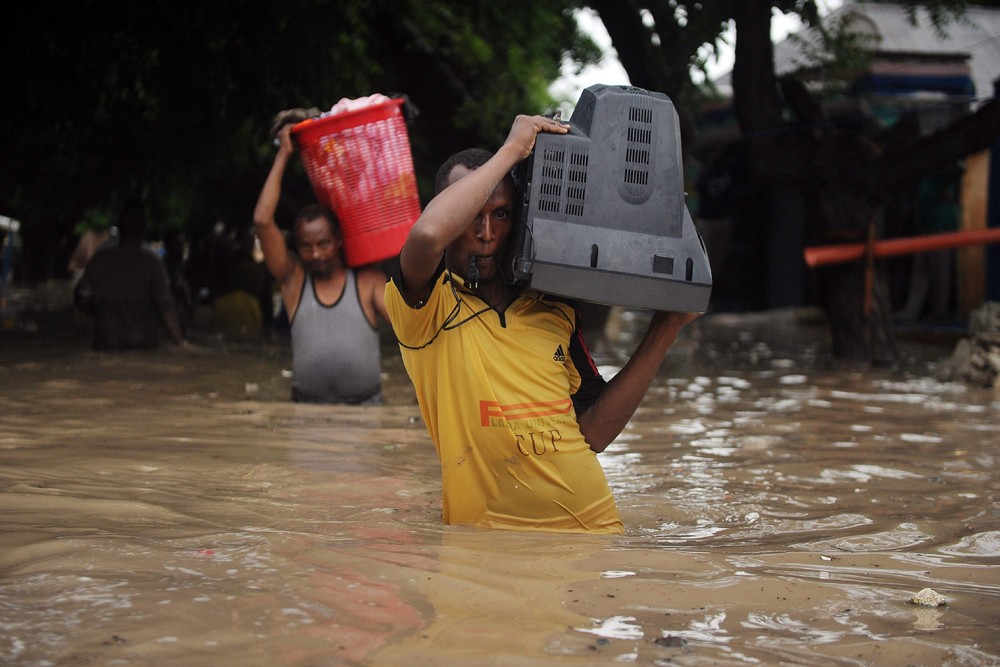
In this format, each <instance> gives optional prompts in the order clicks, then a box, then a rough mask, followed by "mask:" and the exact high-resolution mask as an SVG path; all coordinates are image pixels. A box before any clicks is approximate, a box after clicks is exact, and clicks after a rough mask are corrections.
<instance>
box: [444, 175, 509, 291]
mask: <svg viewBox="0 0 1000 667" xmlns="http://www.w3.org/2000/svg"><path fill="white" fill-rule="evenodd" d="M469 171H470V170H469V169H468V168H467V167H463V166H457V167H455V168H454V169H453V170H452V172H451V178H450V179H449V184H451V183H454V182H455V181H457V180H458V179H460V178H462V177H463V176H466V175H467V174H468V173H469ZM513 200H514V185H513V183H511V181H510V179H509V178H505V179H504V180H502V181H501V182H500V184H499V185H497V187H496V188H495V189H494V190H493V194H491V195H490V198H489V199H488V200H487V201H486V204H485V205H484V206H483V208H482V210H480V211H479V215H478V216H476V219H475V220H474V221H473V222H472V224H471V225H469V227H468V228H467V229H466V230H465V232H464V233H463V234H462V235H461V236H459V237H458V238H457V239H455V240H454V241H453V242H452V243H451V245H449V246H448V252H447V263H448V268H449V269H451V270H452V272H454V273H456V274H458V275H460V276H464V275H465V274H466V273H467V272H468V270H469V264H470V262H471V259H472V257H473V256H475V257H476V266H477V267H478V269H479V280H480V282H481V283H489V282H491V281H493V280H497V279H502V278H503V276H501V275H500V262H502V261H503V259H504V257H506V250H507V244H508V243H509V241H510V232H511V230H512V229H513V228H514V209H513V206H514V203H513Z"/></svg>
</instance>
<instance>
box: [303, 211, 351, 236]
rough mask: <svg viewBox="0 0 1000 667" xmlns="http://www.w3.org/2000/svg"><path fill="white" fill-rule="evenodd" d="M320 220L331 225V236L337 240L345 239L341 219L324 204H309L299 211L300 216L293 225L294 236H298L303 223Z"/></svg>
mask: <svg viewBox="0 0 1000 667" xmlns="http://www.w3.org/2000/svg"><path fill="white" fill-rule="evenodd" d="M319 218H323V219H324V220H326V222H327V224H328V225H330V233H331V234H333V235H334V236H336V237H337V238H342V237H343V235H342V234H341V231H340V218H338V217H337V214H336V213H334V212H333V209H331V208H330V207H329V206H323V205H322V204H307V205H306V206H303V207H302V208H301V209H300V210H299V213H298V215H296V216H295V222H294V223H293V224H292V235H293V236H294V235H296V234H298V231H299V226H300V225H302V223H304V222H312V221H313V220H317V219H319Z"/></svg>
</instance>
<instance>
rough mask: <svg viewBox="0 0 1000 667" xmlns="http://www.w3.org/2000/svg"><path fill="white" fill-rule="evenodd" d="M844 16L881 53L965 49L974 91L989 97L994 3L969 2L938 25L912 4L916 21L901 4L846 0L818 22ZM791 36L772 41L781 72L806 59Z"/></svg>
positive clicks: (999, 57) (994, 73)
mask: <svg viewBox="0 0 1000 667" xmlns="http://www.w3.org/2000/svg"><path fill="white" fill-rule="evenodd" d="M846 17H850V20H851V23H852V25H853V26H855V27H856V28H857V29H859V30H863V31H864V32H867V33H869V34H871V35H872V36H873V38H874V43H875V45H877V46H875V48H876V49H877V50H878V51H881V52H884V53H926V54H932V53H933V54H967V55H968V56H969V70H970V74H971V77H972V82H973V84H974V85H975V88H976V92H975V94H976V97H977V98H979V99H980V100H982V99H983V98H987V97H992V96H993V95H994V91H993V85H994V80H995V79H997V77H1000V8H995V7H982V6H978V5H969V6H968V7H967V8H966V10H965V13H964V14H963V15H962V16H961V17H960V18H958V19H955V20H953V21H950V22H949V23H948V24H947V25H945V26H943V27H941V28H940V29H939V28H938V27H936V26H934V24H933V23H931V20H930V15H929V14H928V13H927V12H926V11H924V10H918V11H917V13H916V15H915V20H916V23H915V24H914V23H911V22H910V17H909V14H907V11H906V9H905V8H904V7H903V6H902V5H894V4H869V3H853V2H847V3H845V4H843V5H841V6H840V7H838V8H837V9H836V10H834V11H833V12H831V13H830V14H829V15H827V16H826V17H825V18H824V23H830V22H833V21H840V20H843V19H844V18H846ZM815 35H816V31H815V30H811V29H807V30H805V31H804V32H802V33H799V37H800V38H802V39H805V40H808V41H811V42H813V43H816V36H815ZM806 64H807V63H806V62H805V57H804V54H803V52H802V49H801V47H800V46H799V44H798V42H797V40H795V39H785V40H784V41H782V42H780V43H779V44H776V45H775V47H774V68H775V72H776V73H777V74H785V73H787V72H790V71H792V70H795V69H797V68H799V67H802V66H804V65H806Z"/></svg>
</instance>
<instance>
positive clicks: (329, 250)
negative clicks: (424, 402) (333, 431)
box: [254, 115, 388, 404]
mask: <svg viewBox="0 0 1000 667" xmlns="http://www.w3.org/2000/svg"><path fill="white" fill-rule="evenodd" d="M282 118H284V120H285V121H286V122H285V123H284V124H283V125H281V127H280V128H279V129H278V134H277V138H278V141H279V146H278V153H277V155H275V157H274V164H273V165H272V167H271V171H270V173H269V174H268V176H267V180H266V181H265V182H264V187H263V188H262V189H261V192H260V195H259V197H258V199H257V207H256V209H255V210H254V229H255V230H256V233H257V238H258V239H259V240H260V245H261V249H262V251H263V253H264V263H265V264H267V268H268V269H269V270H270V271H271V275H273V276H274V279H275V280H276V281H277V283H278V287H279V289H280V290H281V299H282V302H283V304H284V306H285V312H286V313H287V314H288V321H289V323H290V324H291V333H292V400H295V401H301V402H309V403H350V404H379V403H382V390H381V372H382V371H381V353H380V349H379V335H378V318H382V320H383V321H386V322H387V321H388V315H387V314H386V311H385V301H384V295H385V281H386V278H385V274H384V273H382V271H381V270H380V269H378V268H377V267H375V266H366V267H362V268H357V269H354V268H349V267H348V266H347V265H346V263H345V262H344V257H343V253H342V248H343V239H342V237H341V232H340V225H339V223H338V221H337V218H336V215H335V214H334V213H333V211H331V210H330V209H328V208H326V207H323V206H320V205H319V204H312V205H309V206H306V207H304V208H303V209H302V210H301V211H300V212H299V214H298V215H297V216H296V217H295V221H294V223H293V225H292V239H293V243H294V246H295V252H291V251H290V250H289V248H288V245H287V243H286V241H285V236H284V235H283V234H282V232H281V230H280V229H279V228H278V225H277V222H276V220H275V211H276V210H277V208H278V202H279V200H280V197H281V182H282V179H283V178H284V174H285V169H286V168H287V166H288V162H289V160H290V159H291V157H292V155H293V154H294V152H295V146H294V143H293V142H292V138H291V134H290V133H291V128H292V123H293V121H294V120H295V118H294V117H291V116H287V115H286V116H283V117H282Z"/></svg>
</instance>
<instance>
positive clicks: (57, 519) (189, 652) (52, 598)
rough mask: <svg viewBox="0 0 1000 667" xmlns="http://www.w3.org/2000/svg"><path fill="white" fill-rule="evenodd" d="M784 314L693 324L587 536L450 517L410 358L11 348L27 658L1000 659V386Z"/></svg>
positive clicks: (5, 588)
mask: <svg viewBox="0 0 1000 667" xmlns="http://www.w3.org/2000/svg"><path fill="white" fill-rule="evenodd" d="M764 324H765V325H766V326H759V325H758V324H756V323H754V322H753V321H752V320H748V319H737V318H720V319H719V321H717V322H711V323H703V325H702V326H700V327H699V328H696V329H694V330H692V333H691V335H690V336H689V337H688V338H686V339H685V340H682V341H681V342H680V343H679V346H678V349H677V354H676V355H674V356H673V357H672V358H671V360H670V362H669V363H668V364H667V366H666V367H665V368H664V371H663V372H662V373H661V375H660V377H659V378H658V380H657V382H656V384H655V386H654V387H653V389H652V390H651V392H650V396H649V397H648V399H647V401H646V402H644V404H643V406H642V407H641V408H640V410H639V412H638V413H637V414H636V417H635V419H634V420H633V421H632V423H631V424H630V425H629V427H628V429H627V430H626V432H625V433H624V434H623V435H622V437H621V438H619V439H618V441H616V442H615V443H614V444H613V445H612V446H611V447H610V448H609V449H608V451H607V452H606V453H604V454H602V455H601V457H600V458H601V462H602V464H603V465H604V466H605V469H606V470H607V473H608V477H609V480H610V483H611V485H612V487H613V490H614V493H615V496H616V498H617V500H618V505H619V510H620V512H621V514H622V518H623V520H624V522H625V525H626V534H625V535H622V536H613V537H603V538H591V537H586V536H574V537H572V538H571V539H567V538H566V536H552V535H534V534H530V533H527V534H522V533H507V532H495V531H478V530H471V529H455V528H447V527H443V526H442V525H441V522H440V476H439V472H438V463H437V459H436V457H435V455H434V452H433V448H432V446H431V444H430V441H429V439H428V437H427V435H426V431H425V430H424V427H423V424H422V423H421V422H420V417H419V412H418V410H417V408H416V404H415V402H414V400H413V397H412V392H411V390H410V388H409V386H408V384H407V383H406V381H405V376H404V375H403V374H402V368H401V366H400V365H398V357H394V356H393V355H391V354H390V355H388V360H387V369H386V374H387V377H386V383H385V384H386V389H387V400H388V405H387V406H386V407H384V408H363V407H353V408H351V407H325V406H315V405H297V404H291V403H288V402H287V400H286V399H287V396H288V393H287V392H288V378H287V375H285V374H284V371H286V370H287V368H288V364H287V362H288V358H287V352H286V350H284V349H283V348H282V347H281V346H263V347H261V346H257V347H253V346H249V345H245V346H223V347H206V349H205V350H204V351H203V353H202V354H196V355H184V354H181V353H179V352H176V351H169V350H168V351H161V352H159V353H148V354H147V353H143V354H135V355H123V356H107V355H100V354H97V353H93V352H90V351H89V350H86V349H84V348H82V347H79V346H78V347H74V346H73V345H71V344H62V345H59V346H46V345H40V344H36V345H31V344H19V345H17V346H5V347H4V349H3V350H0V373H2V374H3V380H4V382H3V388H2V389H0V456H2V458H0V489H2V491H3V493H2V494H0V511H2V512H3V515H2V516H3V519H2V522H3V523H2V535H3V538H2V540H0V572H2V578H0V626H2V627H3V628H4V632H3V636H2V638H0V660H2V661H3V663H4V664H10V665H48V664H78V663H79V664H116V665H143V664H157V665H185V666H187V665H209V664H211V665H217V664H219V663H220V662H222V663H224V664H240V665H274V664H282V665H329V664H338V665H339V664H344V665H397V664H407V665H441V664H463V665H495V664H518V665H532V664H538V665H542V664H546V665H548V664H554V663H562V662H566V663H571V664H579V665H606V664H609V663H617V662H620V663H626V664H641V665H665V664H698V665H706V664H708V665H711V664H719V665H723V664H724V665H732V664H744V663H745V664H780V663H785V664H797V665H825V664H951V665H964V664H995V663H997V662H998V660H1000V643H998V640H997V639H996V637H995V628H996V627H998V626H1000V604H998V602H1000V599H998V598H1000V578H998V576H997V574H996V572H997V571H998V569H997V566H998V565H1000V529H998V526H1000V524H998V514H997V497H996V494H997V489H998V488H1000V484H998V481H1000V480H998V477H997V472H996V470H997V465H996V464H997V455H998V453H1000V426H998V424H1000V422H998V420H997V411H998V403H997V397H996V396H994V395H993V394H992V393H991V392H988V391H984V390H977V389H972V388H968V387H965V386H962V385H956V384H954V383H941V382H937V381H935V380H933V379H932V377H933V374H932V370H933V363H934V359H935V357H934V355H933V354H923V356H921V355H920V354H914V355H913V356H912V358H913V359H915V360H923V361H919V362H915V363H913V364H911V365H908V366H905V367H903V366H900V367H897V368H891V369H879V370H874V371H867V370H866V371H859V370H857V369H844V368H837V367H836V365H835V364H833V363H832V362H830V360H829V359H827V358H825V357H824V356H823V352H822V351H823V349H824V343H823V340H822V335H821V334H818V333H816V332H815V331H814V330H811V329H808V327H807V328H806V330H805V331H803V327H802V326H796V325H797V324H801V323H797V322H795V321H783V322H780V323H778V324H775V323H773V322H765V323H764ZM634 325H635V326H642V322H641V321H635V322H634ZM623 329H624V331H626V332H627V331H628V327H627V326H624V327H623ZM626 338H627V336H626ZM84 344H85V342H84ZM624 347H626V348H627V345H626V346H624ZM626 351H627V350H626ZM626 351H622V349H620V348H615V347H614V346H611V347H609V348H608V349H607V350H606V351H605V352H604V354H603V356H602V358H601V359H600V361H601V364H602V367H603V368H604V369H606V371H607V372H608V374H610V373H613V372H614V369H616V368H618V367H620V365H621V363H622V358H623V355H624V354H625V353H626ZM946 352H947V350H943V351H939V353H940V354H944V353H946ZM248 387H252V388H253V389H252V390H248ZM925 587H929V588H933V589H934V590H936V591H938V592H939V593H940V594H942V595H944V596H945V597H946V598H947V600H948V604H947V605H945V606H944V607H940V608H922V607H917V606H915V605H913V604H911V603H910V602H909V599H910V598H911V597H912V595H913V594H914V593H915V592H916V591H918V590H920V589H922V588H925Z"/></svg>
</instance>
